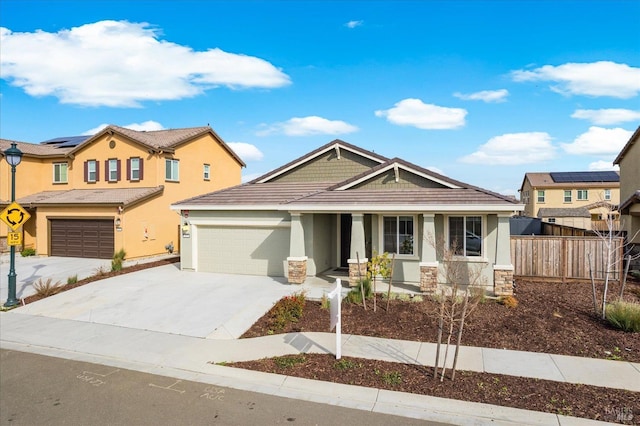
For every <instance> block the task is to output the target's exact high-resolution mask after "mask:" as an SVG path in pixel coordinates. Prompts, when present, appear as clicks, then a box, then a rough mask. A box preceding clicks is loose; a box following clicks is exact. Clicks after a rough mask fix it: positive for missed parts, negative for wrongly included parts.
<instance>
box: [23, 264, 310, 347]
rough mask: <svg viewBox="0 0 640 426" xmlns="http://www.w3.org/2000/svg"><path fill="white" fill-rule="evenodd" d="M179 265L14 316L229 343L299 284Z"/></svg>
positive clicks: (69, 294) (110, 281) (86, 289)
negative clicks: (192, 269)
mask: <svg viewBox="0 0 640 426" xmlns="http://www.w3.org/2000/svg"><path fill="white" fill-rule="evenodd" d="M179 265H180V264H179V263H175V264H170V265H165V266H160V267H157V268H150V269H146V270H143V271H138V272H132V273H129V274H123V275H119V276H117V277H113V278H107V279H104V280H100V281H95V282H92V283H89V284H86V285H83V286H80V287H77V288H75V289H72V290H70V291H66V292H63V293H59V294H57V295H55V296H51V297H48V298H46V299H43V300H40V301H38V302H35V303H31V304H29V305H26V306H23V307H20V308H17V309H16V312H19V313H25V314H31V315H40V316H46V317H53V318H63V319H71V320H77V321H87V322H93V323H101V324H109V325H117V326H121V327H127V328H135V329H143V330H151V331H157V332H162V333H172V334H180V335H185V336H193V337H201V338H210V339H233V338H237V337H239V336H240V335H241V334H242V333H243V332H244V331H246V330H247V329H248V328H249V327H250V326H251V325H252V324H253V323H254V322H255V321H256V320H257V319H258V318H260V317H261V316H262V315H264V313H265V312H266V311H267V310H269V309H270V308H271V307H272V306H273V304H274V303H275V302H276V301H277V300H279V299H280V298H282V297H283V296H285V295H288V294H291V293H294V292H296V291H300V290H301V287H300V286H298V285H290V284H286V283H285V282H284V279H279V280H278V279H274V278H270V277H258V276H250V275H226V274H215V273H206V272H187V271H181V270H180V269H179ZM43 269H44V268H40V269H38V271H39V272H40V271H42V270H43ZM34 276H35V274H34Z"/></svg>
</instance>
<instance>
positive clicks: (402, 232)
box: [172, 140, 522, 294]
mask: <svg viewBox="0 0 640 426" xmlns="http://www.w3.org/2000/svg"><path fill="white" fill-rule="evenodd" d="M172 209H174V210H175V211H176V212H179V213H180V214H181V216H182V227H181V232H182V235H181V236H182V242H181V267H182V269H185V270H194V271H212V272H223V273H231V274H254V275H268V276H275V277H287V278H288V280H289V282H291V283H302V282H304V281H305V279H306V278H307V277H308V276H315V275H318V274H321V273H323V272H325V271H328V270H334V269H340V268H344V269H345V271H346V270H348V271H349V277H350V283H351V284H352V285H355V283H356V282H357V277H358V273H359V272H360V273H362V272H363V271H365V270H366V263H367V261H368V259H370V258H371V257H372V256H373V255H375V253H383V252H387V253H389V254H390V255H391V254H395V268H394V276H393V280H394V282H404V283H413V284H415V285H417V286H420V288H421V289H422V290H423V291H426V292H429V291H434V290H435V288H436V287H437V285H438V283H439V282H443V280H444V276H443V273H442V270H441V268H442V262H443V249H442V248H443V247H447V248H449V249H450V250H451V251H453V253H454V255H455V257H454V258H455V260H456V261H460V262H464V263H465V265H475V266H477V267H479V268H481V269H482V276H483V278H484V283H485V285H486V286H487V287H488V289H489V290H492V291H494V292H495V293H497V294H504V293H509V292H511V291H512V282H513V266H512V262H511V257H510V246H509V244H510V243H509V241H510V236H509V217H510V216H512V215H513V214H514V212H517V211H520V210H522V205H520V204H518V203H517V201H515V200H514V199H512V198H509V197H506V196H502V195H499V194H496V193H493V192H490V191H487V190H484V189H482V188H477V187H474V186H471V185H468V184H465V183H462V182H459V181H456V180H453V179H450V178H448V177H445V176H443V175H440V174H438V173H434V172H432V171H430V170H427V169H424V168H422V167H419V166H417V165H415V164H411V163H409V162H407V161H404V160H401V159H399V158H393V159H389V158H386V157H383V156H381V155H379V154H377V153H373V152H370V151H367V150H364V149H361V148H359V147H357V146H354V145H351V144H348V143H346V142H343V141H340V140H335V141H333V142H330V143H328V144H327V145H324V146H322V147H320V148H318V149H316V150H314V151H313V152H310V153H308V154H307V155H304V156H302V157H300V158H298V159H296V160H293V161H291V162H289V163H287V164H285V165H284V166H282V167H280V168H278V169H276V170H273V171H272V172H269V173H267V174H265V175H263V176H261V177H259V178H257V179H255V180H253V181H251V182H249V183H246V184H243V185H239V186H235V187H232V188H228V189H223V190H220V191H216V192H212V193H209V194H205V195H201V196H197V197H193V198H189V199H185V200H184V201H180V202H178V203H175V204H173V206H172ZM441 243H442V244H441ZM443 244H446V246H445V245H443Z"/></svg>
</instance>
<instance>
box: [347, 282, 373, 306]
mask: <svg viewBox="0 0 640 426" xmlns="http://www.w3.org/2000/svg"><path fill="white" fill-rule="evenodd" d="M363 288H364V297H365V298H367V299H371V297H373V290H372V289H371V280H370V279H369V278H363V279H361V280H360V282H358V285H357V286H355V287H354V288H352V289H351V290H350V291H349V293H347V298H346V300H347V302H349V303H353V304H354V305H359V304H361V303H362V289H363Z"/></svg>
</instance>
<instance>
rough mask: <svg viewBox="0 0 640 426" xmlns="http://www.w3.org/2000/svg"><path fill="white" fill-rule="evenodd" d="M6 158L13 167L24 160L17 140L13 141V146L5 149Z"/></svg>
mask: <svg viewBox="0 0 640 426" xmlns="http://www.w3.org/2000/svg"><path fill="white" fill-rule="evenodd" d="M4 158H5V159H6V160H7V163H9V165H10V166H12V167H15V166H17V165H18V164H20V161H22V151H20V150H19V149H18V147H17V146H16V143H15V142H12V143H11V148H9V149H7V150H5V151H4Z"/></svg>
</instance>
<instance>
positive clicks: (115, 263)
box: [111, 249, 127, 271]
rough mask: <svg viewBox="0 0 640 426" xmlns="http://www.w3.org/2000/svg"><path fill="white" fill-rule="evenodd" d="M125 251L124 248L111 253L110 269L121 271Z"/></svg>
mask: <svg viewBox="0 0 640 426" xmlns="http://www.w3.org/2000/svg"><path fill="white" fill-rule="evenodd" d="M126 255H127V253H126V252H125V251H124V249H120V250H118V251H117V252H115V253H114V255H113V260H111V270H112V271H121V270H122V262H124V258H125V256H126Z"/></svg>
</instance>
